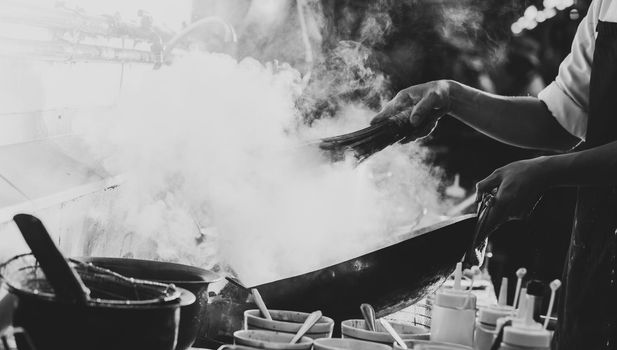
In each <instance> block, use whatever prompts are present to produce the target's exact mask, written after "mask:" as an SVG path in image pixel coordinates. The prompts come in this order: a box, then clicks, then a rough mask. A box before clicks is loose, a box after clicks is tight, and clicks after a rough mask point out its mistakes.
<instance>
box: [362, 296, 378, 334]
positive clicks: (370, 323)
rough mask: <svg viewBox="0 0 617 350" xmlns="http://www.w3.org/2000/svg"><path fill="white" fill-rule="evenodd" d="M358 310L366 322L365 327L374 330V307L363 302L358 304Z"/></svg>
mask: <svg viewBox="0 0 617 350" xmlns="http://www.w3.org/2000/svg"><path fill="white" fill-rule="evenodd" d="M360 311H362V316H363V317H364V321H365V324H366V329H368V330H369V331H371V332H374V331H375V309H373V307H372V306H371V305H370V304H366V303H363V304H362V305H360Z"/></svg>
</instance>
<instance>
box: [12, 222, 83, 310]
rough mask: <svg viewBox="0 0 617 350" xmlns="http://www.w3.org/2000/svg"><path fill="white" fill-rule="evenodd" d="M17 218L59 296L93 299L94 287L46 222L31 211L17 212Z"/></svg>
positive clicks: (65, 298)
mask: <svg viewBox="0 0 617 350" xmlns="http://www.w3.org/2000/svg"><path fill="white" fill-rule="evenodd" d="M13 220H15V223H16V224H17V227H18V228H19V231H21V235H22V236H23V237H24V239H25V240H26V243H27V244H28V247H30V249H31V250H32V253H33V254H34V257H35V258H36V260H37V261H38V263H39V264H40V266H41V269H42V270H43V272H44V273H45V277H46V278H47V281H48V282H49V284H50V285H51V287H52V288H53V289H54V293H55V295H56V298H58V299H60V300H64V301H69V302H75V303H82V304H85V303H86V302H87V301H88V300H89V295H90V290H89V289H88V288H87V287H86V285H85V284H84V283H83V281H82V280H81V278H79V275H78V274H77V272H76V271H75V270H74V269H73V268H72V267H71V266H70V265H69V263H68V261H67V260H66V258H65V257H64V255H62V253H61V252H60V250H58V247H56V244H55V243H54V241H53V240H52V239H51V236H49V233H48V232H47V230H46V229H45V226H43V223H42V222H41V221H40V220H39V219H37V218H36V217H34V216H32V215H28V214H17V215H15V216H14V217H13Z"/></svg>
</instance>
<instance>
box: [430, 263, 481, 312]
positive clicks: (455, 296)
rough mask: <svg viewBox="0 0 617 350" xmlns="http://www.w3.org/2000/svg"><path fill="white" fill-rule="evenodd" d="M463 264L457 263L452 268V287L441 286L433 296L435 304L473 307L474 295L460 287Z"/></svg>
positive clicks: (462, 307) (458, 307)
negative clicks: (453, 268)
mask: <svg viewBox="0 0 617 350" xmlns="http://www.w3.org/2000/svg"><path fill="white" fill-rule="evenodd" d="M462 275H463V264H462V263H460V262H459V263H457V264H456V268H455V270H454V286H453V287H452V289H445V288H442V289H441V290H440V291H439V292H437V295H436V296H435V305H439V306H443V307H449V308H454V309H475V308H476V296H475V295H474V294H472V293H471V292H469V291H466V290H463V289H462V287H461V278H462Z"/></svg>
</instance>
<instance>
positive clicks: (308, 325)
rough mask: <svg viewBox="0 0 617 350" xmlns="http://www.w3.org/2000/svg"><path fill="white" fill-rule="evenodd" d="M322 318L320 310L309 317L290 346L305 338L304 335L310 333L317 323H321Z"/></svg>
mask: <svg viewBox="0 0 617 350" xmlns="http://www.w3.org/2000/svg"><path fill="white" fill-rule="evenodd" d="M320 318H321V311H319V310H317V311H315V312H313V313H311V314H310V315H308V317H307V318H306V320H304V323H303V324H302V327H300V329H298V332H297V333H296V335H294V337H293V338H292V339H291V341H290V342H289V344H295V343H297V342H298V340H300V339H301V338H302V337H303V336H304V334H305V333H306V332H308V330H309V329H311V327H313V325H314V324H315V323H317V321H319V319H320Z"/></svg>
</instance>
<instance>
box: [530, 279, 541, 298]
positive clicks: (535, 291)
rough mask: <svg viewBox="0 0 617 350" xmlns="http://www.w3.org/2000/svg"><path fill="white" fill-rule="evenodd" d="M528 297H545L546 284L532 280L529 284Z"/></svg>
mask: <svg viewBox="0 0 617 350" xmlns="http://www.w3.org/2000/svg"><path fill="white" fill-rule="evenodd" d="M527 295H533V296H535V297H541V296H543V295H544V283H542V281H538V280H531V281H529V283H527Z"/></svg>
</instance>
